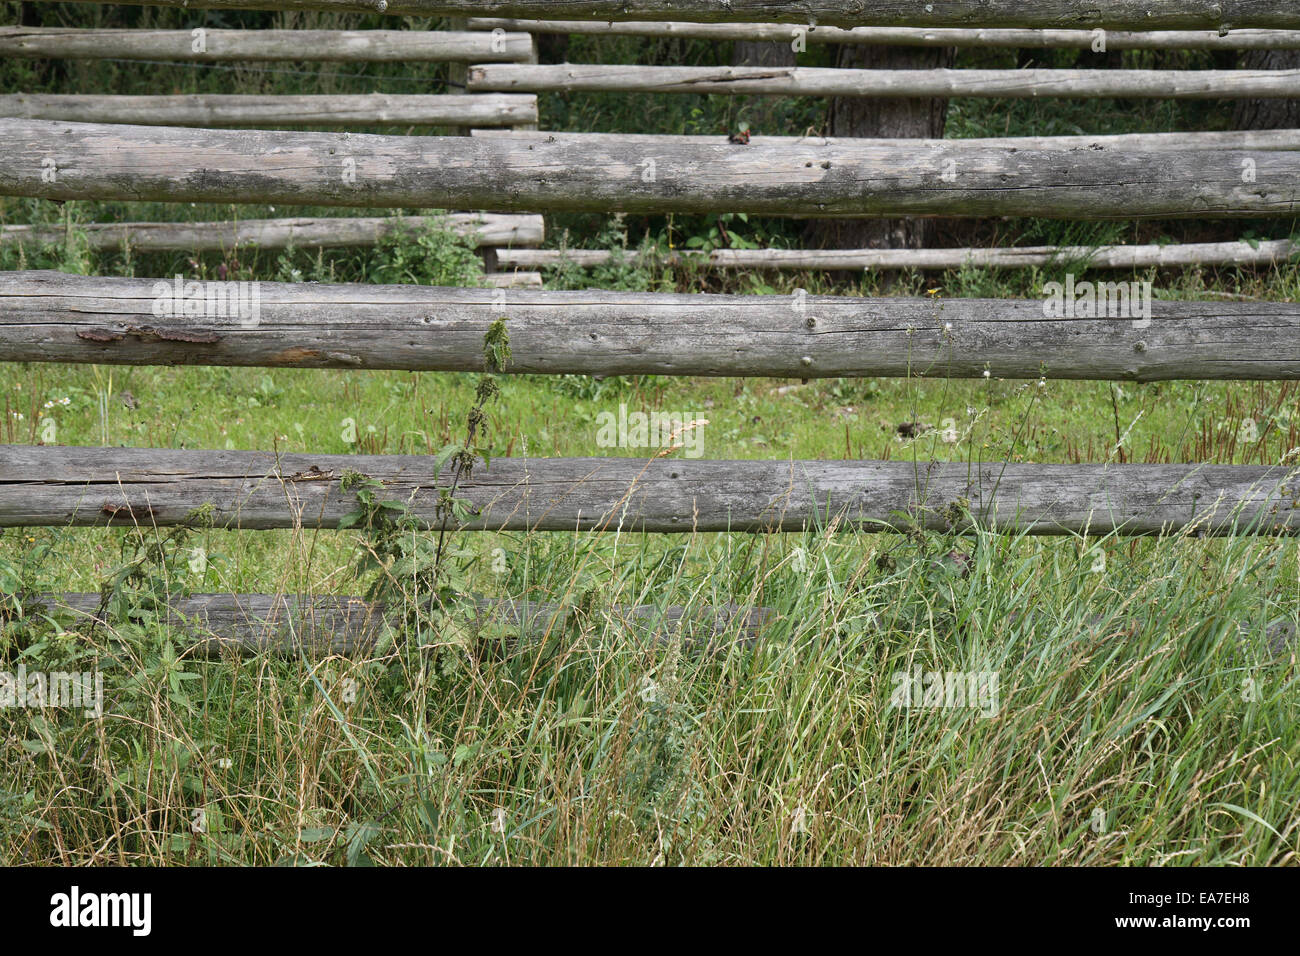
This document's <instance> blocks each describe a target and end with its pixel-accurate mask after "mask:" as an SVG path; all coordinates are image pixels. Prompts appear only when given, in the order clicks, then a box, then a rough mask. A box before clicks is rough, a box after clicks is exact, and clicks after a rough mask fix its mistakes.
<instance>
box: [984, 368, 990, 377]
mask: <svg viewBox="0 0 1300 956" xmlns="http://www.w3.org/2000/svg"><path fill="white" fill-rule="evenodd" d="M991 375H992V373H991V372H990V371H989V370H988V369H985V370H984V377H985V378H989V377H990V376H991Z"/></svg>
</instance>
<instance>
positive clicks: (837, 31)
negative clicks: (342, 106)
mask: <svg viewBox="0 0 1300 956" xmlns="http://www.w3.org/2000/svg"><path fill="white" fill-rule="evenodd" d="M469 28H470V29H471V30H521V31H523V32H525V33H534V34H536V33H561V34H564V33H576V34H586V35H595V36H640V37H688V38H692V39H701V40H719V41H722V40H741V41H750V42H767V43H782V42H784V43H790V42H793V41H794V40H795V39H796V38H797V37H802V38H803V40H804V41H805V42H807V43H848V44H863V45H867V46H958V47H1029V48H1034V49H1050V48H1054V47H1061V48H1066V49H1069V48H1075V49H1085V50H1086V49H1091V48H1092V47H1093V45H1094V44H1095V43H1097V42H1098V35H1097V31H1096V30H1015V29H1011V30H979V29H965V30H963V29H949V28H935V29H932V28H930V27H857V28H854V29H848V30H846V29H843V28H842V27H828V26H807V25H804V24H791V23H687V22H681V21H679V22H675V23H674V22H672V21H653V20H640V21H636V20H633V21H629V20H614V21H601V20H516V19H510V18H508V17H471V18H470V20H469ZM1105 42H1106V49H1108V50H1290V49H1297V48H1300V30H1230V31H1228V32H1226V33H1222V34H1221V33H1219V31H1217V30H1159V31H1154V32H1143V33H1134V32H1131V31H1125V30H1107V31H1105ZM480 62H483V63H486V62H488V61H487V60H482V61H480Z"/></svg>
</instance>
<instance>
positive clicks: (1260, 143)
mask: <svg viewBox="0 0 1300 956" xmlns="http://www.w3.org/2000/svg"><path fill="white" fill-rule="evenodd" d="M473 135H475V136H479V137H487V138H491V137H500V136H511V137H515V138H516V139H520V138H531V139H534V140H537V139H541V140H544V141H546V142H556V143H558V142H571V143H595V144H600V145H612V144H616V143H620V142H622V143H628V144H633V145H636V146H642V147H647V146H651V147H657V146H669V145H673V144H687V145H689V144H691V143H704V144H709V143H711V144H714V145H722V144H724V143H726V140H727V138H726V136H724V135H719V136H685V135H673V134H666V133H557V132H552V131H549V130H540V131H539V130H513V129H511V130H504V129H484V130H475V131H474V134H473ZM749 145H750V146H758V147H763V148H768V147H771V146H813V147H818V146H839V147H842V148H844V149H874V148H879V147H882V146H902V147H907V148H917V147H922V148H926V149H953V148H958V149H961V148H969V149H1034V150H1041V149H1068V150H1078V149H1087V150H1093V151H1094V152H1095V151H1097V150H1103V149H1118V150H1138V151H1156V150H1171V149H1197V150H1224V149H1231V150H1242V151H1246V150H1250V151H1256V150H1278V149H1284V150H1294V149H1300V129H1273V130H1232V131H1227V132H1222V131H1216V132H1196V133H1107V134H1097V135H1092V134H1085V135H1073V136H995V137H980V138H971V139H856V138H852V137H837V136H761V135H754V136H751V137H750V138H749Z"/></svg>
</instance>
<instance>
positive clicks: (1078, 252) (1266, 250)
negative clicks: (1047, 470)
mask: <svg viewBox="0 0 1300 956" xmlns="http://www.w3.org/2000/svg"><path fill="white" fill-rule="evenodd" d="M1297 254H1300V245H1297V244H1296V243H1294V242H1292V241H1291V240H1289V239H1277V240H1266V241H1263V242H1259V243H1256V244H1255V245H1253V246H1252V245H1251V244H1250V243H1248V242H1242V241H1238V242H1188V243H1180V244H1175V245H1168V246H1097V247H1096V248H1091V247H1088V246H1017V247H1014V248H1006V249H978V248H958V249H715V250H714V251H712V252H709V253H700V254H697V255H693V254H691V253H681V254H676V255H672V256H668V257H666V260H667V261H668V262H678V261H684V260H689V261H693V262H700V263H704V264H707V265H709V266H712V267H714V268H718V269H791V270H800V269H825V270H828V271H829V270H845V269H847V270H857V269H960V268H961V267H962V266H967V265H971V266H986V267H989V266H995V267H999V268H1005V267H1018V266H1046V265H1051V264H1052V263H1059V262H1073V261H1086V262H1087V264H1088V267H1089V268H1091V269H1141V268H1147V267H1149V266H1157V267H1159V266H1189V265H1236V266H1248V265H1271V264H1273V263H1276V262H1285V261H1286V260H1287V259H1289V258H1291V257H1292V256H1294V255H1297ZM615 255H619V256H622V255H628V256H631V257H634V258H635V257H636V255H637V254H636V253H635V252H633V253H614V252H610V251H609V250H601V249H501V250H498V251H497V253H496V259H497V265H498V266H500V267H501V268H507V269H545V268H553V267H555V266H558V265H560V264H561V263H565V262H569V263H573V264H574V265H578V266H597V265H604V264H605V263H607V262H609V261H611V260H612V259H613V258H614V257H615Z"/></svg>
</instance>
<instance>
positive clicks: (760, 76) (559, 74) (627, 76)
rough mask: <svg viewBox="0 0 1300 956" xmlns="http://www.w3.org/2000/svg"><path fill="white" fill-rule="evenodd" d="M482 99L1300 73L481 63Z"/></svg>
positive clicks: (832, 91) (1185, 89)
mask: <svg viewBox="0 0 1300 956" xmlns="http://www.w3.org/2000/svg"><path fill="white" fill-rule="evenodd" d="M468 88H469V89H470V90H472V91H475V92H480V93H481V92H510V91H518V90H527V91H529V92H537V93H543V92H551V93H573V92H621V93H690V94H696V95H698V94H702V93H714V94H722V95H737V96H741V95H744V96H753V95H760V96H871V97H881V96H886V97H940V98H948V97H997V98H1000V99H1001V98H1008V99H1013V98H1019V99H1044V98H1049V97H1074V98H1096V97H1125V98H1130V99H1132V98H1160V99H1176V100H1178V99H1194V100H1205V99H1227V98H1232V97H1235V98H1260V97H1300V70H1068V69H1047V70H1044V69H1024V70H974V69H961V70H944V69H935V70H842V69H833V68H829V67H799V66H795V67H785V68H773V67H758V66H717V67H715V66H640V65H625V64H616V65H609V66H605V65H600V64H572V63H562V64H558V65H535V64H514V63H502V64H482V65H477V66H472V67H470V69H469V80H468Z"/></svg>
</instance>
